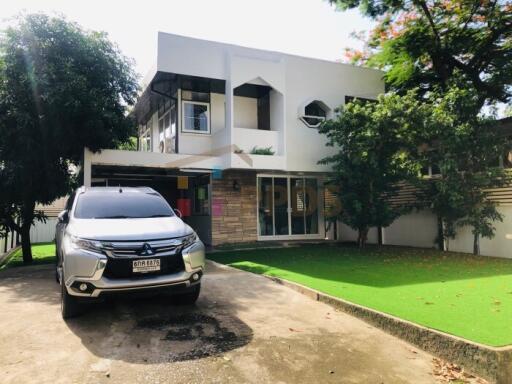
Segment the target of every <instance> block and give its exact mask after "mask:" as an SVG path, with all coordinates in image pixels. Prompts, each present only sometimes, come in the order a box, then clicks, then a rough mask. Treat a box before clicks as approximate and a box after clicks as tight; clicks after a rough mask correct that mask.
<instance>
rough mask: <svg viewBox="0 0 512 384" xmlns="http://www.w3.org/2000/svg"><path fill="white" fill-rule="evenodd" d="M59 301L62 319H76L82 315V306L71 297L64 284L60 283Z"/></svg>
mask: <svg viewBox="0 0 512 384" xmlns="http://www.w3.org/2000/svg"><path fill="white" fill-rule="evenodd" d="M60 286H61V299H60V309H61V312H62V318H63V319H70V318H72V317H76V316H78V315H80V314H81V313H82V306H81V305H80V303H79V302H78V300H77V299H76V298H75V297H73V296H71V295H70V294H69V293H68V291H67V289H66V287H65V285H64V282H61V284H60Z"/></svg>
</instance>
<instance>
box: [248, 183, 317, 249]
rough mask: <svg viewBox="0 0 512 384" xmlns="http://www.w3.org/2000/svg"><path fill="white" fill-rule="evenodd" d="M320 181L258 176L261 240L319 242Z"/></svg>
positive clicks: (259, 236)
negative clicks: (317, 240)
mask: <svg viewBox="0 0 512 384" xmlns="http://www.w3.org/2000/svg"><path fill="white" fill-rule="evenodd" d="M319 207H321V196H320V194H319V181H318V179H317V178H316V177H314V176H273V175H268V176H267V175H259V176H258V238H259V239H260V240H283V239H307V238H320V237H321V236H320V233H321V231H320V228H319V222H320V221H319Z"/></svg>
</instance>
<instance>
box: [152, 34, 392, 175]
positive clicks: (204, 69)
mask: <svg viewBox="0 0 512 384" xmlns="http://www.w3.org/2000/svg"><path fill="white" fill-rule="evenodd" d="M157 70H158V71H163V72H171V73H178V74H186V75H193V76H202V77H206V78H214V79H223V80H226V89H227V92H228V93H229V92H232V90H233V89H234V88H236V87H237V86H239V85H241V84H244V83H248V82H253V83H257V84H267V85H269V86H271V87H272V88H274V89H275V91H274V96H275V97H272V95H271V113H272V112H273V113H272V114H273V116H271V128H272V130H276V131H279V132H280V140H279V143H278V146H279V148H276V150H277V152H278V153H279V154H281V155H284V156H285V158H286V170H288V171H299V172H300V171H302V172H323V171H326V170H329V167H327V166H321V165H319V164H318V161H319V160H320V159H322V158H323V157H325V156H328V155H330V154H332V152H333V149H332V148H327V147H326V146H325V143H326V139H325V137H323V136H321V135H320V134H319V133H318V130H316V129H312V128H308V127H307V126H306V125H304V123H302V122H301V121H300V120H299V116H298V110H299V108H300V106H301V105H303V104H304V102H305V101H307V100H310V99H317V100H321V101H322V102H323V103H325V104H326V105H327V106H328V107H329V108H330V109H331V110H334V109H335V108H336V107H338V106H340V105H342V104H343V103H344V100H345V96H347V95H348V96H360V97H366V98H375V97H376V96H377V95H378V94H379V93H382V92H383V91H384V82H383V79H382V72H380V71H376V70H373V69H367V68H360V67H356V66H352V65H347V64H340V63H335V62H330V61H324V60H317V59H309V58H304V57H299V56H293V55H288V54H283V53H278V52H269V51H264V50H259V49H252V48H246V47H240V46H235V45H230V44H223V43H217V42H212V41H205V40H199V39H193V38H188V37H183V36H177V35H172V34H167V33H159V35H158V58H157ZM276 91H277V92H276ZM272 99H274V100H272ZM232 100H233V101H231V98H229V99H226V114H228V113H229V114H231V110H230V108H231V103H233V110H234V116H233V117H234V120H233V121H230V120H228V119H226V120H225V123H226V126H227V130H228V131H227V132H225V134H222V135H215V133H214V132H212V134H213V136H216V137H217V139H214V140H213V143H214V144H213V147H215V148H219V147H223V146H226V145H227V146H229V145H231V144H237V143H235V142H234V141H233V138H234V135H233V130H234V129H235V128H236V127H241V128H253V127H256V126H257V123H256V121H255V120H256V119H255V118H254V117H255V116H256V114H255V113H254V112H255V105H254V104H252V106H249V104H250V103H251V102H250V101H249V100H244V101H242V100H241V99H239V98H238V97H233V98H232ZM253 102H255V100H253ZM213 103H214V101H213V100H212V121H213V119H214V118H215V117H214V115H215V113H214V112H213V109H214V108H215V107H214V106H213ZM237 107H238V111H237ZM251 116H254V117H251ZM197 136H199V135H197ZM224 139H227V140H228V142H225V141H224ZM209 146H210V147H211V146H212V140H208V139H204V138H197V139H196V138H194V137H185V136H183V140H180V152H182V153H189V154H193V153H202V152H204V150H205V149H206V148H208V147H209Z"/></svg>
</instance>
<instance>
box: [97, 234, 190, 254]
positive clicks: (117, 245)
mask: <svg viewBox="0 0 512 384" xmlns="http://www.w3.org/2000/svg"><path fill="white" fill-rule="evenodd" d="M145 247H149V249H150V250H151V251H150V252H144V250H145V249H146V250H147V248H145ZM182 248H183V241H182V239H179V238H178V239H164V240H150V241H108V242H102V249H103V250H104V251H105V253H106V254H107V256H109V257H113V258H115V257H135V258H140V257H154V256H166V255H172V254H175V253H178V252H180V251H181V249H182Z"/></svg>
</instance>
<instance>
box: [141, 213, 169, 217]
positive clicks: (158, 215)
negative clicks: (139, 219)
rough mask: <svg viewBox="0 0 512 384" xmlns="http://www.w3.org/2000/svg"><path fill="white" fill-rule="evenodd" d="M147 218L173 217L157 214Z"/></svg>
mask: <svg viewBox="0 0 512 384" xmlns="http://www.w3.org/2000/svg"><path fill="white" fill-rule="evenodd" d="M146 217H171V215H163V214H156V215H151V216H146Z"/></svg>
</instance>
